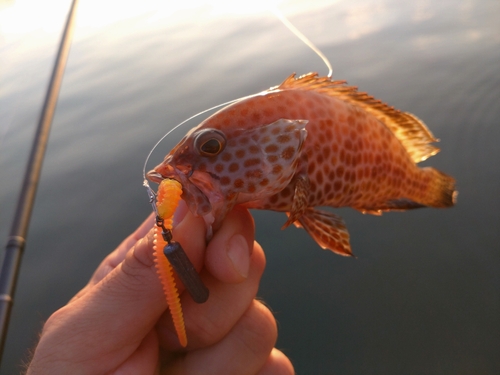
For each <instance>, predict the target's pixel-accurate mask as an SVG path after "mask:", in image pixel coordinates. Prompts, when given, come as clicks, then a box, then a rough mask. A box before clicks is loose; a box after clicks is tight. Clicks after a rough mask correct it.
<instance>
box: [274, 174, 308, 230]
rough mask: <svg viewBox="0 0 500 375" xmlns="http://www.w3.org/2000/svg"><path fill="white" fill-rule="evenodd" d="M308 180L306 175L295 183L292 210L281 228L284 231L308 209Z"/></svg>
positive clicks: (301, 176)
mask: <svg viewBox="0 0 500 375" xmlns="http://www.w3.org/2000/svg"><path fill="white" fill-rule="evenodd" d="M309 189H310V184H309V178H308V177H307V175H305V174H304V175H300V176H298V177H297V178H296V181H295V193H294V195H293V201H292V210H291V211H290V212H288V213H287V215H288V220H287V221H286V223H285V224H283V226H282V227H281V229H285V228H286V227H288V226H289V225H290V224H292V223H293V222H295V221H297V220H298V219H299V218H300V217H301V216H302V215H303V214H304V213H305V212H306V211H307V209H308V207H307V203H308V200H309Z"/></svg>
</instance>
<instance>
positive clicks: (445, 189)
mask: <svg viewBox="0 0 500 375" xmlns="http://www.w3.org/2000/svg"><path fill="white" fill-rule="evenodd" d="M422 171H423V172H424V173H425V174H427V175H429V177H430V183H429V188H428V192H427V194H426V197H425V198H424V199H423V201H419V203H421V204H424V205H426V206H429V207H437V208H445V207H451V206H454V205H455V203H456V200H457V195H458V192H457V191H456V190H455V179H454V178H453V177H451V176H448V175H447V174H445V173H443V172H441V171H438V170H437V169H434V168H431V167H427V168H422Z"/></svg>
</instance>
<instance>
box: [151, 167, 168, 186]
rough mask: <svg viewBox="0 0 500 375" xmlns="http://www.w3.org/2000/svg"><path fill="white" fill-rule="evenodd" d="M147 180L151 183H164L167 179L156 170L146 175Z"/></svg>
mask: <svg viewBox="0 0 500 375" xmlns="http://www.w3.org/2000/svg"><path fill="white" fill-rule="evenodd" d="M146 178H147V179H148V180H149V181H152V182H156V183H160V182H162V181H163V180H164V179H165V178H166V177H164V176H162V175H161V174H160V173H158V172H157V171H156V170H154V169H152V170H150V171H149V172H148V173H146Z"/></svg>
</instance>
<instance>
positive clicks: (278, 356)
mask: <svg viewBox="0 0 500 375" xmlns="http://www.w3.org/2000/svg"><path fill="white" fill-rule="evenodd" d="M293 374H295V370H294V369H293V365H292V362H290V359H288V357H287V356H286V355H285V354H283V352H281V351H279V350H278V349H276V348H274V349H273V350H272V351H271V355H270V356H269V357H268V358H267V361H266V363H265V364H264V366H263V367H262V368H261V369H260V370H259V371H258V372H257V375H293Z"/></svg>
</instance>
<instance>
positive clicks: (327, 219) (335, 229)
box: [287, 208, 353, 256]
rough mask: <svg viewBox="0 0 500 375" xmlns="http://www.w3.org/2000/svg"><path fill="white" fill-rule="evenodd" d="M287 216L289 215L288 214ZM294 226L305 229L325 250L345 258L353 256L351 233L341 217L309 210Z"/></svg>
mask: <svg viewBox="0 0 500 375" xmlns="http://www.w3.org/2000/svg"><path fill="white" fill-rule="evenodd" d="M287 215H289V214H288V213H287ZM294 224H295V226H297V227H298V228H304V229H305V230H306V231H307V233H309V235H310V236H311V237H312V238H313V239H314V240H315V241H316V242H317V243H318V245H319V246H321V247H322V248H323V249H328V250H331V251H333V252H334V253H337V254H339V255H343V256H353V254H352V251H351V245H350V243H349V232H348V231H347V228H346V226H345V223H344V220H343V219H342V218H341V217H340V216H337V215H335V214H333V213H331V212H326V211H321V210H316V209H314V208H308V209H307V210H306V212H305V213H304V214H303V215H302V216H301V217H300V218H299V219H298V221H295V222H294Z"/></svg>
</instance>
